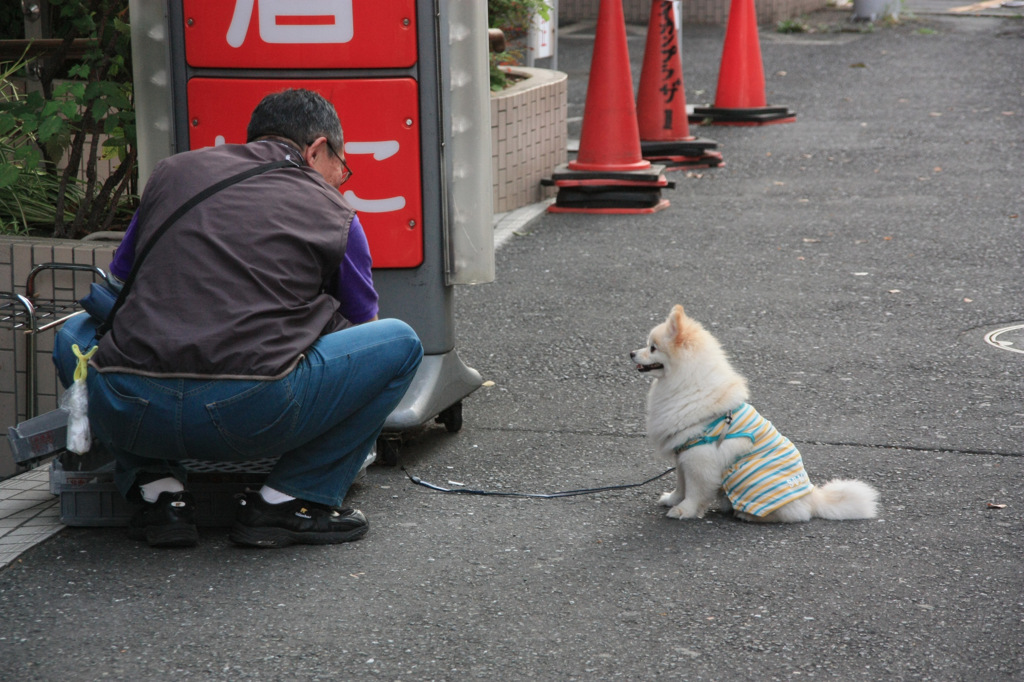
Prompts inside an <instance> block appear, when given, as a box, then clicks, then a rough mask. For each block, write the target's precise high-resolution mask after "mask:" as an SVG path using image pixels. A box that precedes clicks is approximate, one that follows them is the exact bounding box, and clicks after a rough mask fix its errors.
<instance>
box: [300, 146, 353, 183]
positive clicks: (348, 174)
mask: <svg viewBox="0 0 1024 682" xmlns="http://www.w3.org/2000/svg"><path fill="white" fill-rule="evenodd" d="M313 142H316V140H313ZM313 142H307V143H306V146H307V147H308V146H309V145H311V144H313ZM324 142H326V143H327V148H328V149H330V150H331V153H332V154H334V155H335V156H336V157H337V158H338V161H341V167H342V168H344V169H345V172H344V174H342V176H341V182H340V183H338V186H339V187H340V186H341V185H344V184H345V183H346V182H348V180H349V178H351V177H352V169H351V168H349V167H348V164H347V163H345V159H343V158H341V154H339V153H338V150H337V149H335V148H334V145H333V144H331V141H330V140H329V139H328V138H327V136H326V135H325V136H324Z"/></svg>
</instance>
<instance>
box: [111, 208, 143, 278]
mask: <svg viewBox="0 0 1024 682" xmlns="http://www.w3.org/2000/svg"><path fill="white" fill-rule="evenodd" d="M138 223H139V212H138V211H136V212H135V215H133V216H132V222H131V223H129V224H128V229H127V230H125V231H124V237H122V238H121V243H120V244H119V245H118V247H117V250H116V251H114V259H113V260H111V261H110V274H112V275H113V276H114V277H116V278H118V279H119V280H121V281H122V282H123V281H125V280H126V279H128V274H129V273H130V272H131V271H132V264H133V263H135V237H136V226H137V225H138Z"/></svg>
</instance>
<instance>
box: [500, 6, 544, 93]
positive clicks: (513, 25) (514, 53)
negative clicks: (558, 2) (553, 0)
mask: <svg viewBox="0 0 1024 682" xmlns="http://www.w3.org/2000/svg"><path fill="white" fill-rule="evenodd" d="M535 14H537V15H540V16H541V17H542V18H543V19H544V20H545V21H547V20H548V19H550V18H551V8H550V7H548V5H547V3H546V2H545V1H544V0H488V2H487V19H488V26H489V27H490V28H500V29H501V30H502V32H504V34H505V40H506V42H507V44H508V47H507V48H506V49H505V51H504V52H492V53H491V90H502V89H504V88H505V87H506V86H507V85H508V76H507V75H506V74H505V72H504V71H502V70H501V69H499V68H498V67H499V66H501V65H504V64H521V63H522V59H523V48H522V43H523V41H524V39H525V37H526V34H527V32H528V31H529V28H530V22H531V21H532V20H533V16H534V15H535Z"/></svg>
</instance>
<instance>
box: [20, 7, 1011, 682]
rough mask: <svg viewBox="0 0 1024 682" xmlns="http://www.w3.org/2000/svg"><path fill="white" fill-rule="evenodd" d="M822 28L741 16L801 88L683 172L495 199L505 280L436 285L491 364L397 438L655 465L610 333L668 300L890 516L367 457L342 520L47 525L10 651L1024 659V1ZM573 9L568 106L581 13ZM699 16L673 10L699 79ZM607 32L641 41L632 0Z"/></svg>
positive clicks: (957, 667) (332, 658) (393, 669)
mask: <svg viewBox="0 0 1024 682" xmlns="http://www.w3.org/2000/svg"><path fill="white" fill-rule="evenodd" d="M961 4H962V3H961ZM908 5H909V6H910V9H909V10H904V14H905V15H910V14H911V13H912V10H914V9H915V7H916V6H917V3H916V2H911V3H908ZM950 5H951V6H952V3H950ZM840 14H841V13H840V12H836V11H832V12H826V13H822V14H820V15H819V14H816V15H815V16H812V17H810V18H809V23H810V24H811V25H812V26H818V25H819V24H821V23H826V22H833V23H834V22H836V21H840V20H841V18H840V19H837V17H839V15H840ZM842 29H843V30H836V31H817V32H814V33H809V34H779V33H776V32H774V31H772V30H771V29H770V28H765V29H763V30H762V31H761V48H762V52H763V58H764V64H765V73H766V83H767V89H768V92H767V97H768V101H769V103H770V104H777V105H785V106H789V107H791V108H792V109H794V110H795V111H796V112H797V121H796V123H794V124H788V125H778V126H767V127H764V128H756V129H726V128H721V129H718V128H710V127H703V126H701V127H699V128H698V129H697V130H696V132H697V133H699V134H700V135H701V136H703V137H710V138H713V139H715V140H717V141H718V142H719V144H720V150H721V151H722V153H723V156H724V158H725V161H726V164H725V166H724V167H721V168H717V169H711V170H701V171H694V172H689V173H676V174H674V176H673V177H672V178H671V179H672V180H674V181H675V182H676V183H677V186H676V189H674V190H671V191H667V192H666V193H665V194H666V196H667V197H668V198H669V199H670V200H671V202H672V205H671V206H670V207H669V208H668V209H666V210H665V211H663V212H661V213H658V214H654V215H652V216H620V215H595V216H579V215H555V214H547V213H540V214H537V215H535V216H534V217H533V218H532V219H523V220H519V219H517V218H516V217H514V216H503V217H500V219H499V220H498V221H497V225H496V230H497V232H498V233H499V234H500V241H502V243H503V244H504V245H503V246H502V248H501V250H500V251H499V252H498V280H497V282H496V283H494V284H489V285H483V286H473V287H460V288H458V289H457V291H456V317H457V345H458V349H459V354H460V356H461V357H462V358H463V359H464V360H465V361H466V362H467V364H468V365H470V366H472V367H474V368H476V369H478V370H479V371H480V372H481V374H482V375H483V377H484V379H485V380H486V381H487V385H486V386H485V387H483V388H481V389H480V390H479V391H477V392H476V393H474V394H473V395H472V396H470V397H469V398H467V400H466V401H465V412H464V415H465V426H464V427H463V429H462V430H461V431H460V432H459V433H456V434H449V433H447V432H446V431H445V429H444V428H443V427H440V426H433V425H430V426H428V427H426V428H424V429H423V430H422V431H420V432H416V433H411V434H409V436H408V439H407V440H406V442H405V443H404V444H403V447H402V449H401V455H400V456H401V462H402V464H403V465H404V466H405V467H407V469H408V472H409V473H412V474H414V475H416V476H419V477H421V478H423V479H425V480H427V481H430V482H432V483H437V484H439V485H443V486H448V487H459V486H465V487H473V488H483V489H488V490H494V491H506V492H507V491H517V492H531V493H546V492H553V491H558V490H567V489H576V488H587V487H594V486H602V485H609V484H616V483H633V482H639V481H642V480H644V479H647V478H649V477H651V476H653V475H655V474H657V473H660V472H661V471H663V470H664V467H665V466H666V465H665V463H663V462H659V461H655V460H654V459H653V458H652V456H651V454H650V448H649V447H648V445H647V443H646V439H645V436H644V396H645V393H646V391H647V388H648V385H649V381H648V380H647V379H646V378H645V377H643V376H640V375H638V373H637V372H635V370H634V369H633V368H632V367H631V366H630V364H629V361H628V356H627V353H628V351H629V350H631V349H633V348H636V347H637V346H638V345H640V344H641V343H643V339H644V337H645V334H646V332H647V330H648V329H649V327H650V326H651V325H652V324H654V323H655V322H657V321H660V320H661V319H663V317H664V316H665V314H666V313H667V312H668V309H669V307H670V306H671V304H673V303H683V304H684V305H686V307H687V310H688V311H689V312H690V314H692V315H693V316H694V317H696V318H697V319H700V320H701V321H702V322H704V323H705V324H706V325H707V326H708V327H709V328H710V329H711V330H712V331H713V332H714V333H715V334H716V335H718V336H719V338H720V339H721V340H722V342H723V345H724V346H725V348H726V349H727V351H728V352H729V354H730V355H731V356H732V358H733V361H734V363H735V364H736V366H737V368H738V369H740V371H742V372H743V373H744V374H745V375H746V376H747V377H748V379H749V381H750V385H751V387H752V391H753V402H754V403H755V404H756V406H757V407H758V409H759V410H760V411H761V412H762V413H763V414H765V415H766V416H768V417H769V418H770V419H771V420H772V421H773V422H774V423H775V424H776V426H778V427H779V428H780V430H782V431H783V432H784V433H785V434H786V435H787V436H788V437H789V438H790V439H791V440H793V442H794V443H796V444H797V445H798V447H799V448H800V449H801V452H802V453H803V454H804V460H805V462H806V464H807V468H808V472H809V474H810V476H811V478H812V480H814V481H821V480H827V479H828V478H832V477H846V476H852V477H857V478H861V479H863V480H865V481H867V482H869V483H870V484H872V485H874V486H875V487H877V488H878V489H879V490H880V491H881V495H882V509H881V515H880V518H878V519H876V520H872V521H865V522H847V523H829V522H825V521H819V520H816V521H813V522H811V523H808V524H800V525H789V526H764V525H753V524H746V523H742V522H739V521H736V520H734V519H732V518H730V517H728V516H725V515H722V514H709V515H708V516H707V517H706V518H704V519H702V520H700V521H696V522H685V523H684V522H678V521H674V520H671V519H667V518H666V517H665V516H664V509H662V508H659V507H658V506H657V502H656V501H657V497H658V494H659V493H661V492H663V491H664V490H665V489H666V486H667V485H668V484H667V483H665V482H664V481H659V482H656V483H652V484H650V485H647V486H644V487H641V488H631V489H628V490H621V491H616V492H609V493H602V494H600V495H590V496H582V497H574V498H564V499H557V500H538V499H516V498H506V497H474V496H459V495H445V494H443V493H439V492H434V491H430V490H427V489H425V488H422V487H419V486H416V485H414V484H412V483H411V482H410V481H409V480H408V479H407V478H406V475H405V473H404V472H403V471H402V470H401V469H399V468H393V467H391V468H389V467H373V468H372V469H371V470H370V472H369V474H368V475H367V477H366V478H365V479H364V480H363V481H362V482H361V483H360V484H358V485H357V486H355V488H354V489H353V493H352V495H351V503H352V504H353V505H355V506H358V507H360V508H362V509H363V510H364V511H365V512H366V513H367V516H368V518H369V520H370V525H371V530H370V533H369V534H368V535H367V537H366V538H365V539H364V540H362V541H360V542H358V543H353V544H350V545H344V546H334V547H295V548H291V549H288V550H281V551H265V552H261V551H245V550H242V549H239V548H237V547H233V546H232V545H231V544H230V542H229V541H228V540H227V537H226V533H225V532H224V530H223V529H201V531H200V544H199V546H197V547H195V548H191V549H186V550H182V551H156V550H153V549H151V548H149V547H148V546H146V545H145V543H133V542H129V541H127V540H126V539H125V537H124V534H123V531H122V530H120V529H84V528H69V529H66V530H64V531H63V532H60V533H57V534H56V535H54V536H52V537H50V538H49V539H48V540H47V541H46V542H42V543H38V544H36V545H35V546H34V547H33V548H32V549H31V550H29V551H25V552H24V553H22V554H21V555H20V556H18V557H17V558H16V559H14V560H13V561H11V562H10V563H8V564H7V566H6V567H5V568H2V569H0V679H4V680H6V679H12V680H15V679H16V680H55V679H90V680H91V679H122V680H132V681H133V682H134V681H136V680H167V679H181V680H189V679H200V680H221V679H230V680H242V679H245V680H338V679H358V680H363V679H382V680H401V679H408V680H465V679H480V678H483V679H497V680H528V679H529V680H537V679H539V680H559V681H561V680H588V681H589V680H606V679H608V680H611V679H627V680H645V679H655V678H659V679H661V678H667V679H679V680H716V681H717V680H724V681H727V682H731V681H732V680H741V681H745V680H758V681H759V682H760V681H766V680H800V679H818V680H837V681H841V682H847V681H850V680H870V681H874V680H915V681H916V680H938V681H940V682H945V681H947V680H949V681H954V680H956V681H959V680H972V681H973V680H985V681H986V682H1004V681H1005V682H1009V681H1019V680H1022V679H1024V602H1022V597H1021V595H1022V594H1024V571H1022V568H1021V567H1022V566H1024V497H1022V491H1024V445H1022V444H1024V356H1022V355H1021V353H1019V352H1011V351H1013V350H1014V349H1016V348H1017V346H1018V345H1020V344H1022V343H1024V340H1022V338H1024V337H1022V336H1021V335H1019V333H1018V335H1017V336H1014V335H1013V334H1009V333H1007V334H1001V335H999V336H998V338H997V339H996V340H997V341H1004V342H1005V343H1010V344H1013V345H1005V343H1004V344H1002V345H1000V344H999V343H995V344H993V343H991V341H992V340H993V335H994V334H996V333H997V332H998V331H999V330H1002V329H1006V328H1009V327H1014V326H1017V325H1021V324H1024V280H1022V279H1021V267H1022V263H1024V218H1022V215H1024V183H1022V177H1024V165H1022V159H1024V107H1022V104H1021V102H1022V100H1021V94H1022V93H1024V69H1022V68H1021V59H1020V57H1021V54H1022V49H1024V24H1022V23H1021V22H1020V20H1019V19H1014V18H1010V17H1009V16H1007V15H1005V14H1000V15H997V16H989V15H987V14H986V13H982V12H972V13H971V14H970V15H969V16H965V13H963V12H960V13H951V12H948V11H945V10H943V11H936V12H933V13H918V15H917V16H916V17H915V18H913V19H908V20H906V21H901V22H900V23H899V24H898V25H895V26H891V25H883V24H879V25H878V26H876V27H875V29H874V30H849V29H850V27H848V26H846V25H845V24H844V25H843V26H842ZM565 33H566V35H565V38H564V40H563V41H562V43H561V50H560V53H559V65H560V68H561V70H564V71H566V72H567V73H569V77H570V85H569V91H570V92H569V107H570V116H572V117H573V118H578V117H580V116H582V115H583V110H584V102H585V94H586V84H587V76H588V71H589V59H590V54H591V52H592V49H593V37H592V36H590V35H588V34H587V31H586V29H585V27H576V28H574V30H571V31H566V32H565ZM721 45H722V31H721V30H716V29H713V28H699V27H687V28H686V30H685V36H684V41H683V54H684V62H683V63H684V69H685V71H686V74H685V82H686V86H687V95H688V98H687V99H688V102H689V103H690V104H697V105H700V104H703V103H704V102H705V100H706V99H708V98H710V95H711V94H712V93H713V90H714V87H715V78H716V76H717V72H718V61H719V58H720V54H721ZM629 49H630V57H631V65H632V68H633V73H634V77H635V76H636V74H638V73H639V64H640V59H641V56H642V49H643V30H642V29H638V28H637V27H630V32H629ZM578 131H579V121H578V120H577V121H575V122H573V123H572V124H571V126H570V137H574V136H578ZM39 483H40V482H39V481H36V484H39ZM16 494H18V495H25V494H28V493H20V492H19V493H16ZM18 504H25V505H28V510H27V512H28V514H36V516H37V518H39V516H40V515H44V514H49V513H52V512H51V511H50V508H47V509H45V511H43V512H40V513H37V512H36V511H35V510H36V507H33V506H31V505H32V502H31V501H29V502H19V503H18ZM45 504H46V503H45V502H43V505H45ZM20 511H22V512H25V511H26V510H25V509H21V510H20ZM39 520H40V521H42V519H41V518H40V519H39ZM26 532H28V531H27V530H26Z"/></svg>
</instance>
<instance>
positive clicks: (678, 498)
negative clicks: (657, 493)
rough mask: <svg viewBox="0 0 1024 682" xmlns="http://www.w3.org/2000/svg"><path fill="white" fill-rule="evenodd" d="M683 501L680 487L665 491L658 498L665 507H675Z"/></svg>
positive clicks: (659, 502)
mask: <svg viewBox="0 0 1024 682" xmlns="http://www.w3.org/2000/svg"><path fill="white" fill-rule="evenodd" d="M682 501H683V494H682V493H681V492H679V490H678V489H676V490H673V491H671V492H667V493H664V494H663V495H662V496H661V497H659V498H658V504H660V505H662V506H664V507H674V506H676V505H677V504H679V503H680V502H682Z"/></svg>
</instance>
